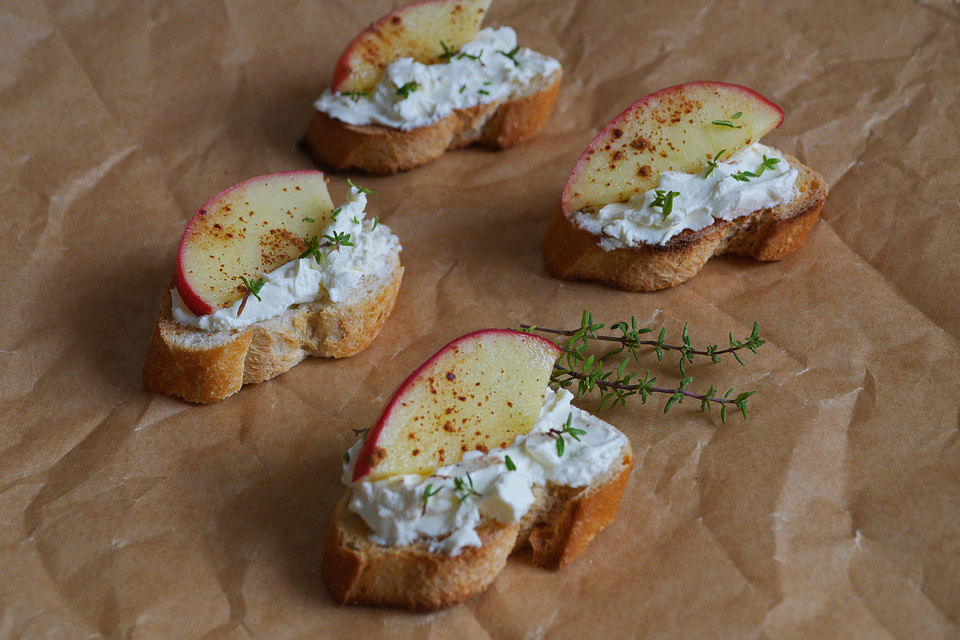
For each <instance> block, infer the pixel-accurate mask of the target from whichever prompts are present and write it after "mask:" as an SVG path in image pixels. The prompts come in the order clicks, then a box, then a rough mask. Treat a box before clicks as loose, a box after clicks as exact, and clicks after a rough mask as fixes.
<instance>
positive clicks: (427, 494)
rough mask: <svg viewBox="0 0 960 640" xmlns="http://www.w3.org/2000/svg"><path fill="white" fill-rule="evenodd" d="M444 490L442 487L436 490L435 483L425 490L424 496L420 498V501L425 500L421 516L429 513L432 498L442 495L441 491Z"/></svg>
mask: <svg viewBox="0 0 960 640" xmlns="http://www.w3.org/2000/svg"><path fill="white" fill-rule="evenodd" d="M442 488H443V487H442V486H438V487H437V488H436V489H433V483H432V482H431V483H430V484H428V485H427V486H426V487H425V488H424V489H423V495H422V496H421V497H420V499H421V500H423V511H422V512H421V514H424V513H426V512H427V501H428V500H430V498H432V497H433V496H435V495H437V494H438V493H440V489H442ZM431 489H432V491H431Z"/></svg>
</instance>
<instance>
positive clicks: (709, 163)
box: [703, 149, 726, 180]
mask: <svg viewBox="0 0 960 640" xmlns="http://www.w3.org/2000/svg"><path fill="white" fill-rule="evenodd" d="M724 151H726V149H720V151H717V153H716V154H714V156H713V160H707V167H709V168H708V169H707V172H706V173H705V174H703V179H704V180H706V179H707V178H708V177H709V176H710V174H711V173H713V170H714V169H716V168H717V161H718V160H719V159H720V155H721V154H722V153H723V152H724Z"/></svg>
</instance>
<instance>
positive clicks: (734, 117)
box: [733, 111, 743, 120]
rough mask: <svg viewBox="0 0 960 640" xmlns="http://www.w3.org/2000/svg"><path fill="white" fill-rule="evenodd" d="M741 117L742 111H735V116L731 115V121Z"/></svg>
mask: <svg viewBox="0 0 960 640" xmlns="http://www.w3.org/2000/svg"><path fill="white" fill-rule="evenodd" d="M742 115H743V111H737V112H736V113H735V114H733V119H734V120H736V119H737V118H739V117H740V116H742Z"/></svg>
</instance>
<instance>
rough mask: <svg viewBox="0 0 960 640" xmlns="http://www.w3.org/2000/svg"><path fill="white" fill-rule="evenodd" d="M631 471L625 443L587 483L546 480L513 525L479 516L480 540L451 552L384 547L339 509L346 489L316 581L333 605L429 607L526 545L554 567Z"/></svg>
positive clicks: (598, 524)
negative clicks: (550, 482) (615, 457)
mask: <svg viewBox="0 0 960 640" xmlns="http://www.w3.org/2000/svg"><path fill="white" fill-rule="evenodd" d="M632 469H633V452H632V450H631V448H630V445H629V443H628V444H627V445H626V446H625V447H624V449H623V451H621V454H620V457H619V458H618V461H617V462H616V463H615V464H614V466H613V467H612V468H611V469H610V471H609V472H608V473H607V474H606V475H605V476H604V477H603V478H601V479H599V480H598V481H597V482H596V483H594V484H593V485H590V486H587V487H582V488H573V487H563V486H557V485H550V486H547V487H544V488H541V489H539V490H538V492H537V501H536V502H535V504H534V505H533V506H532V507H531V508H530V510H529V511H528V512H527V514H526V515H525V516H524V517H523V518H522V519H521V521H520V522H519V523H516V522H514V523H504V522H499V521H497V520H486V521H484V522H483V523H482V524H481V526H480V527H479V528H478V529H477V533H478V534H479V535H480V539H481V541H482V545H481V546H480V547H466V548H464V549H463V550H462V551H461V552H460V554H459V555H456V556H451V555H448V554H445V553H431V552H430V550H429V548H428V546H427V545H426V544H424V543H415V544H411V545H404V546H394V547H384V546H380V545H378V544H376V543H374V542H372V541H371V540H370V539H369V536H370V533H371V531H370V529H369V527H367V525H366V524H365V523H364V522H363V520H362V519H361V518H360V517H359V516H358V515H357V514H355V513H353V512H351V511H349V510H348V509H347V505H348V504H349V500H350V493H349V491H348V492H347V494H346V495H344V496H343V497H342V498H341V499H340V501H339V502H338V503H337V505H336V507H335V508H334V512H333V516H332V518H331V520H330V526H329V528H328V530H327V540H326V545H325V548H324V556H323V580H324V583H325V584H326V586H327V589H328V590H329V591H330V594H331V595H332V596H333V597H334V599H336V601H337V602H339V603H340V604H374V605H395V606H401V607H406V608H408V609H413V610H433V609H439V608H442V607H446V606H449V605H452V604H456V603H458V602H463V601H464V600H467V599H469V598H471V597H473V596H475V595H477V594H478V593H480V592H482V591H483V590H485V589H486V588H487V587H488V586H489V585H490V583H492V582H493V581H494V579H495V578H496V577H497V575H498V574H499V573H500V571H501V570H502V569H503V567H504V566H505V565H506V562H507V557H508V556H509V555H510V554H511V553H513V552H514V551H518V550H521V549H524V548H526V547H532V551H533V553H532V560H533V562H534V563H536V564H538V565H540V566H542V567H545V568H548V569H559V568H562V567H564V566H565V565H567V564H568V563H569V562H570V561H571V560H573V558H575V557H576V556H577V555H579V554H580V552H582V551H583V550H584V548H586V546H587V544H588V543H589V542H590V541H591V540H592V539H593V538H594V536H596V535H597V533H599V532H600V531H601V530H602V529H604V528H605V527H606V526H607V525H608V524H610V523H611V522H613V520H614V518H615V517H616V514H617V509H618V508H619V506H620V500H621V498H622V497H623V492H624V490H625V488H626V484H627V479H628V478H629V477H630V472H631V470H632Z"/></svg>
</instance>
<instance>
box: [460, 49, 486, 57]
mask: <svg viewBox="0 0 960 640" xmlns="http://www.w3.org/2000/svg"><path fill="white" fill-rule="evenodd" d="M482 55H483V49H480V53H478V54H477V55H474V56H472V55H470V54H469V53H466V52H462V51H461V52H460V54H459V55H457V60H463V59H464V58H470V59H471V60H479V59H480V56H482Z"/></svg>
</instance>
